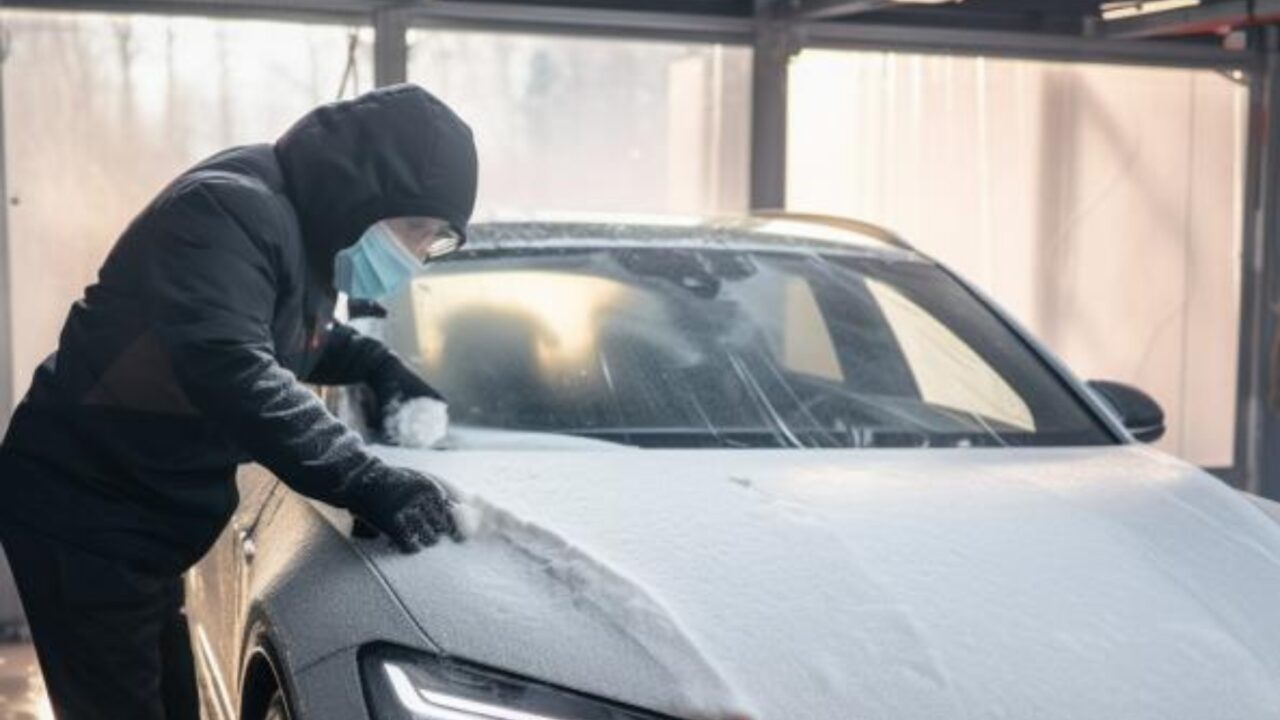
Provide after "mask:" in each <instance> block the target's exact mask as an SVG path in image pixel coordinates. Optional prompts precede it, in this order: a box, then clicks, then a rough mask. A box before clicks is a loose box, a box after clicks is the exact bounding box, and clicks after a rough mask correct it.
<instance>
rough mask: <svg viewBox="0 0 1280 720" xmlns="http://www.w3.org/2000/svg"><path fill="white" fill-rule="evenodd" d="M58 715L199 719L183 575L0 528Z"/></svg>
mask: <svg viewBox="0 0 1280 720" xmlns="http://www.w3.org/2000/svg"><path fill="white" fill-rule="evenodd" d="M0 543H3V545H4V550H5V554H6V555H7V556H8V558H9V565H10V567H11V569H12V570H13V576H14V579H15V580H16V581H17V585H18V595H19V597H20V598H21V599H22V606H23V610H24V611H25V612H26V615H27V623H28V624H29V626H30V628H31V636H32V639H33V640H34V641H35V646H36V655H37V656H38V657H39V659H40V670H41V672H42V673H43V674H44V681H45V685H46V687H47V688H48V690H49V698H50V701H51V703H52V705H53V712H54V714H55V715H56V716H57V717H58V720H98V719H99V718H101V719H102V720H108V719H110V720H117V719H120V720H123V719H125V718H128V719H129V720H199V717H200V709H199V699H198V696H197V694H196V683H195V671H194V666H193V662H192V656H191V643H190V639H189V637H188V635H187V625H186V619H185V617H184V615H183V614H182V580H181V578H177V577H160V576H152V575H148V574H145V573H142V572H139V571H137V570H134V569H131V568H129V567H126V566H124V565H122V564H120V563H117V562H113V561H111V560H108V559H105V558H102V557H98V556H96V555H92V554H90V553H86V552H82V551H80V550H78V549H76V548H73V547H71V546H69V545H66V544H64V543H61V542H57V541H54V540H50V539H47V538H44V537H41V536H37V535H35V534H32V533H30V532H27V531H25V530H20V529H17V528H14V527H13V526H8V527H5V526H0Z"/></svg>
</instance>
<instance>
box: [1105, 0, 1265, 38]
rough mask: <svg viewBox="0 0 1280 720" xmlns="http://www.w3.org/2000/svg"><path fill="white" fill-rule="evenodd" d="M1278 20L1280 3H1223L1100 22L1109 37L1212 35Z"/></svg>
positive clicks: (1255, 0) (1262, 0) (1258, 0)
mask: <svg viewBox="0 0 1280 720" xmlns="http://www.w3.org/2000/svg"><path fill="white" fill-rule="evenodd" d="M1278 21H1280V0H1226V1H1225V2H1215V3H1210V4H1203V5H1198V6H1195V7H1188V8H1180V9H1177V10H1165V11H1163V12H1153V13H1147V14H1144V15H1135V16H1133V17H1126V18H1120V19H1117V20H1107V21H1104V22H1102V23H1100V25H1099V27H1100V28H1101V30H1102V33H1103V34H1104V35H1106V36H1107V37H1109V38H1150V37H1177V36H1188V35H1213V34H1220V33H1223V32H1225V31H1228V30H1231V29H1235V28H1240V27H1248V26H1250V25H1261V24H1265V23H1272V22H1278Z"/></svg>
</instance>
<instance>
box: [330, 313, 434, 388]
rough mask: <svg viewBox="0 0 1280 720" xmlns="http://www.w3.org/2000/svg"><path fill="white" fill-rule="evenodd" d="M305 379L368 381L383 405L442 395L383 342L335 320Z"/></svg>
mask: <svg viewBox="0 0 1280 720" xmlns="http://www.w3.org/2000/svg"><path fill="white" fill-rule="evenodd" d="M306 381H307V382H309V383H315V384H317V385H352V384H355V383H368V385H369V387H371V388H372V389H373V391H374V394H375V395H376V396H377V398H378V403H379V405H380V406H382V407H385V406H387V405H389V404H391V403H393V402H401V401H404V400H410V399H413V398H417V397H428V398H432V399H434V400H443V399H444V398H442V397H441V396H440V393H438V392H436V390H435V388H433V387H431V386H430V385H428V384H427V382H426V381H425V380H423V379H422V378H421V377H419V376H418V374H417V373H416V372H414V370H413V368H411V367H409V366H408V365H407V364H406V363H405V362H404V361H403V360H401V359H400V358H399V357H398V356H397V355H396V354H395V353H393V352H392V351H391V350H390V349H389V348H387V346H386V345H383V344H382V343H381V342H380V341H378V340H376V339H374V338H371V337H368V336H366V335H361V334H360V333H359V332H357V331H356V330H355V329H354V328H352V327H351V326H349V325H343V324H342V323H339V322H336V321H335V322H334V323H333V324H332V325H331V326H330V327H329V328H328V331H327V332H326V333H325V340H324V347H323V349H322V351H321V354H320V360H319V362H317V363H316V365H315V367H314V368H313V369H312V370H311V372H310V373H309V374H308V375H307V377H306Z"/></svg>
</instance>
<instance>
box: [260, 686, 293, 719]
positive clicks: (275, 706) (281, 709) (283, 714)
mask: <svg viewBox="0 0 1280 720" xmlns="http://www.w3.org/2000/svg"><path fill="white" fill-rule="evenodd" d="M290 717H292V716H291V715H290V714H289V704H288V703H287V702H285V699H284V693H282V692H280V691H279V690H276V691H275V692H274V693H273V694H272V695H271V701H270V702H269V703H267V712H266V713H264V714H263V716H262V720H289V719H290Z"/></svg>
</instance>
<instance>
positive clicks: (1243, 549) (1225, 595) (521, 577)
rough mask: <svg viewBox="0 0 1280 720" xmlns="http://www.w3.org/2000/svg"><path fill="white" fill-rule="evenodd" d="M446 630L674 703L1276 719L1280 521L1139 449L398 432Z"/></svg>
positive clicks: (644, 699) (407, 592) (813, 711)
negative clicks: (421, 436) (814, 447)
mask: <svg viewBox="0 0 1280 720" xmlns="http://www.w3.org/2000/svg"><path fill="white" fill-rule="evenodd" d="M379 454H380V455H382V456H383V457H384V458H385V459H386V460H388V461H390V462H393V463H396V464H400V465H406V466H413V467H416V468H419V469H421V470H424V471H427V472H431V473H434V474H436V475H438V476H440V477H442V478H445V479H446V481H447V482H448V484H449V485H450V486H451V487H452V488H454V489H455V491H456V492H457V494H458V495H459V496H460V497H461V498H462V500H463V503H464V506H465V507H466V511H465V512H466V513H469V521H468V523H469V524H470V525H471V526H472V531H473V533H472V538H471V539H470V540H469V541H468V542H466V543H463V544H461V545H453V544H447V543H446V544H444V545H441V546H439V547H437V548H433V549H431V550H428V551H425V552H422V553H420V554H418V555H414V556H402V555H398V554H395V553H394V552H391V551H382V550H378V549H374V548H375V547H376V548H380V547H382V546H381V545H378V546H369V547H370V553H371V555H372V556H373V558H374V562H375V564H376V566H377V567H378V568H379V570H380V572H381V573H382V574H383V575H384V577H385V578H386V580H387V581H388V583H389V585H390V587H391V588H392V589H393V591H394V592H396V593H397V594H398V595H399V597H400V598H401V599H402V600H403V602H404V603H405V605H406V606H407V607H408V608H409V610H410V612H411V613H413V615H414V617H415V619H416V620H417V621H418V622H419V624H420V625H421V626H422V628H423V629H424V630H425V631H426V633H427V634H428V635H429V636H430V637H431V639H432V640H433V641H434V642H436V643H437V644H438V645H439V647H440V648H441V649H442V650H443V651H444V652H447V653H450V654H453V655H457V656H459V657H464V658H467V659H470V660H472V661H476V662H480V663H484V664H487V665H491V666H494V667H498V668H502V669H505V670H508V671H511V672H515V673H519V674H522V675H525V676H528V677H532V678H538V679H541V680H544V681H547V682H552V683H556V684H560V685H566V686H570V687H575V688H578V689H580V690H583V691H587V692H591V693H593V694H597V695H601V696H605V697H611V698H615V699H618V700H621V701H625V702H628V703H632V704H636V705H640V706H644V707H649V708H652V709H655V710H659V711H662V712H666V713H669V714H672V715H676V716H680V717H688V718H728V717H749V718H756V719H758V720H807V719H813V720H819V719H822V720H832V719H835V718H860V719H861V718H868V719H873V718H886V719H889V718H892V719H893V720H909V719H915V718H919V719H922V720H923V719H933V718H948V719H951V718H997V717H1008V718H1037V719H1038V720H1050V719H1053V718H1064V719H1065V718H1072V719H1079V718H1125V719H1126V720H1135V719H1141V718H1151V719H1153V720H1155V719H1159V720H1170V719H1175V718H1205V717H1214V718H1239V719H1241V720H1244V719H1254V718H1257V719H1261V718H1275V717H1280V601H1278V600H1277V598H1280V524H1277V523H1276V522H1275V521H1274V520H1273V519H1272V518H1269V517H1267V516H1266V515H1265V514H1264V513H1263V512H1261V511H1260V510H1259V509H1258V508H1257V507H1255V506H1254V505H1252V504H1251V503H1249V502H1248V501H1246V500H1245V499H1244V498H1243V497H1241V496H1240V495H1239V494H1238V493H1236V492H1235V491H1234V490H1231V489H1230V488H1228V487H1227V486H1225V485H1223V484H1221V483H1220V482H1218V481H1217V480H1214V479H1212V478H1210V477H1208V476H1207V475H1205V474H1203V473H1202V472H1200V471H1198V470H1196V469H1194V468H1191V467H1189V466H1187V465H1185V464H1183V463H1181V462H1178V461H1175V460H1172V459H1169V458H1166V457H1164V456H1162V455H1159V454H1157V453H1154V452H1152V451H1150V450H1148V449H1145V448H1140V447H1136V446H1129V447H1114V448H1095V449H1071V450H1040V449H1009V450H926V451H905V450H904V451H897V450H876V451H814V452H804V451H793V450H781V451H707V450H697V451H643V452H617V453H614V452H565V451H542V452H536V451H535V452H478V451H468V452H422V451H416V452H415V451H404V450H394V449H385V450H384V449H380V450H379Z"/></svg>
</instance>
